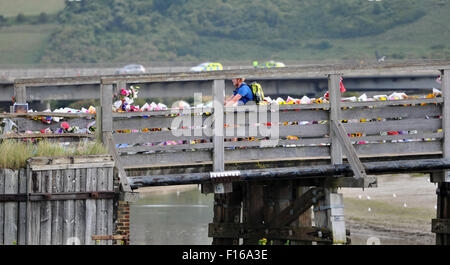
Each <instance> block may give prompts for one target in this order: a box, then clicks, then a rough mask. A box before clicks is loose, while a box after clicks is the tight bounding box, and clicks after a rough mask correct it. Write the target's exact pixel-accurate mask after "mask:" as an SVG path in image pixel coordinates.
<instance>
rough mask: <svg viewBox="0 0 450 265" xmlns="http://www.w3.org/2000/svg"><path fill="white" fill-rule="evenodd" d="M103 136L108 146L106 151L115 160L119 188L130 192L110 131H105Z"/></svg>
mask: <svg viewBox="0 0 450 265" xmlns="http://www.w3.org/2000/svg"><path fill="white" fill-rule="evenodd" d="M105 138H106V146H107V148H108V151H109V153H110V154H111V155H112V156H113V158H114V160H115V162H116V168H117V170H118V175H119V181H120V186H121V189H122V191H124V192H131V188H130V184H129V183H128V180H127V173H126V172H125V169H124V167H123V164H122V158H121V157H120V156H119V154H118V153H117V149H116V143H115V141H114V139H113V138H112V135H111V133H110V132H106V133H105Z"/></svg>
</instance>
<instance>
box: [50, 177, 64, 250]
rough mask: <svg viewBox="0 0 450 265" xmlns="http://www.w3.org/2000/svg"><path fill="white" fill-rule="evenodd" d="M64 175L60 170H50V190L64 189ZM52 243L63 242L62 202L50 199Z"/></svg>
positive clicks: (61, 190)
mask: <svg viewBox="0 0 450 265" xmlns="http://www.w3.org/2000/svg"><path fill="white" fill-rule="evenodd" d="M63 181H64V175H63V171H62V170H55V171H53V172H52V192H53V193H59V192H63V191H64V182H63ZM51 205H52V245H62V244H63V227H64V223H63V222H64V219H63V206H64V205H63V202H62V201H52V202H51Z"/></svg>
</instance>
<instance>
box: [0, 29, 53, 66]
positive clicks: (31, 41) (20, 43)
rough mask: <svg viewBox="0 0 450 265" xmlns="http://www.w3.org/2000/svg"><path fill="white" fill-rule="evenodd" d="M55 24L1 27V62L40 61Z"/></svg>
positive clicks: (24, 62)
mask: <svg viewBox="0 0 450 265" xmlns="http://www.w3.org/2000/svg"><path fill="white" fill-rule="evenodd" d="M54 29H55V25H19V26H11V27H6V28H1V29H0V62H1V63H2V64H29V63H35V62H38V61H39V58H40V55H41V53H42V50H43V49H44V48H45V45H46V43H47V42H48V40H49V39H50V35H51V33H52V32H53V31H54Z"/></svg>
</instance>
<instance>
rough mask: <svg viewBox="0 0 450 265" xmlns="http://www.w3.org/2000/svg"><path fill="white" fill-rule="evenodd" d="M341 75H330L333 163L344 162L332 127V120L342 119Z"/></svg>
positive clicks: (329, 91)
mask: <svg viewBox="0 0 450 265" xmlns="http://www.w3.org/2000/svg"><path fill="white" fill-rule="evenodd" d="M340 77H341V76H340V75H338V74H332V75H329V77H328V93H329V95H330V96H329V99H330V137H331V163H332V164H342V148H341V145H340V143H339V140H338V138H337V137H336V135H334V133H333V130H332V129H331V121H340V115H341V90H340V87H339V82H340Z"/></svg>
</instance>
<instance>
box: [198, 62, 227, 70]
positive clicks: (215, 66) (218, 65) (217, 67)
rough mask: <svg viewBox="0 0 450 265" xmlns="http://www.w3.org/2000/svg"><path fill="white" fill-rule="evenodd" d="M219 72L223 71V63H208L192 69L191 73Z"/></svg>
mask: <svg viewBox="0 0 450 265" xmlns="http://www.w3.org/2000/svg"><path fill="white" fill-rule="evenodd" d="M217 70H223V66H222V64H221V63H212V62H206V63H202V64H199V65H197V66H194V67H192V68H191V71H194V72H201V71H217Z"/></svg>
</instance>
